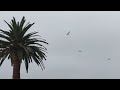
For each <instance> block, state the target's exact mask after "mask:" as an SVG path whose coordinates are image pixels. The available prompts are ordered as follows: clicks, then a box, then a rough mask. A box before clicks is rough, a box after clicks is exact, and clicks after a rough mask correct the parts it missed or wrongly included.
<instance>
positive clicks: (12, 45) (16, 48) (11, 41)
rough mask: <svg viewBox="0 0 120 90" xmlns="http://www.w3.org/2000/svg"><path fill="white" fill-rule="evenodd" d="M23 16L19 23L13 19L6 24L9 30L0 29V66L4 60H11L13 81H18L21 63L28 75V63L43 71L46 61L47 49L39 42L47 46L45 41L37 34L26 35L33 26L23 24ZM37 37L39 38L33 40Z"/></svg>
mask: <svg viewBox="0 0 120 90" xmlns="http://www.w3.org/2000/svg"><path fill="white" fill-rule="evenodd" d="M25 21H26V20H25V17H24V16H23V18H22V20H21V22H16V20H15V17H13V19H12V20H11V22H10V23H7V22H6V21H5V22H6V24H7V25H8V26H9V28H10V30H9V31H5V30H2V29H0V32H1V33H0V38H1V40H0V66H1V65H2V63H3V62H4V60H5V59H6V58H8V59H10V60H11V66H13V79H20V66H21V63H22V61H24V63H25V67H26V71H27V73H28V68H29V63H31V62H33V61H34V62H35V63H36V64H37V65H38V66H41V69H42V70H43V69H45V66H44V64H43V60H46V54H45V53H46V51H47V49H46V48H45V47H44V46H43V45H42V44H40V42H42V43H45V44H48V43H47V42H46V40H44V39H42V38H40V36H39V35H36V34H37V33H38V32H31V33H28V34H27V33H26V32H27V31H28V30H29V29H30V27H31V26H32V25H33V24H34V23H32V24H30V23H27V24H26V25H24V24H25ZM36 36H38V37H39V38H35V37H36Z"/></svg>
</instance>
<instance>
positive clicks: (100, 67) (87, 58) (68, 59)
mask: <svg viewBox="0 0 120 90" xmlns="http://www.w3.org/2000/svg"><path fill="white" fill-rule="evenodd" d="M13 16H14V17H16V19H17V20H18V21H20V20H21V18H22V17H23V16H25V17H26V20H27V22H31V23H33V22H35V24H34V25H33V26H32V27H31V29H30V30H29V32H32V31H38V32H39V34H40V35H41V36H42V38H44V39H46V40H47V42H48V43H49V45H45V47H46V48H47V49H48V54H47V61H44V64H45V66H46V69H45V70H44V71H42V70H41V68H40V67H38V66H37V65H36V64H35V63H31V64H30V67H29V73H26V70H25V66H24V63H23V64H22V66H21V78H22V79H115V78H119V79H120V12H119V11H29V12H28V11H0V28H1V29H4V30H7V29H8V26H7V25H6V23H4V20H6V21H8V22H9V21H10V20H11V19H12V17H13ZM69 31H70V34H69V35H66V34H67V33H68V32H69ZM79 50H80V51H82V52H78V51H79ZM109 58H111V59H110V60H108V59H109ZM11 78H12V67H11V63H10V60H8V59H6V61H5V62H4V63H3V65H2V66H1V67H0V79H11Z"/></svg>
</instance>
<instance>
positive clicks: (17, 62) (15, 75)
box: [13, 52, 20, 79]
mask: <svg viewBox="0 0 120 90" xmlns="http://www.w3.org/2000/svg"><path fill="white" fill-rule="evenodd" d="M13 79H20V60H19V58H18V56H17V53H16V52H15V53H14V58H13Z"/></svg>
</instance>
